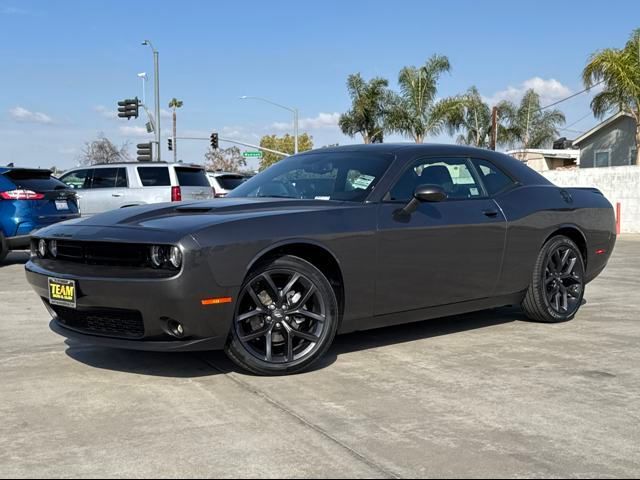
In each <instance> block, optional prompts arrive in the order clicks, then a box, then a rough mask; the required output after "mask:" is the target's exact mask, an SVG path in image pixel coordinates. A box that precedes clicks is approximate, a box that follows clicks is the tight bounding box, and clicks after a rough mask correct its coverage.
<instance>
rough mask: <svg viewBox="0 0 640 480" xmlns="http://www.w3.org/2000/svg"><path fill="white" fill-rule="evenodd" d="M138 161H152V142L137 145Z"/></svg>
mask: <svg viewBox="0 0 640 480" xmlns="http://www.w3.org/2000/svg"><path fill="white" fill-rule="evenodd" d="M137 146H138V152H137V153H138V161H139V162H151V161H152V160H153V142H149V143H139V144H138V145H137Z"/></svg>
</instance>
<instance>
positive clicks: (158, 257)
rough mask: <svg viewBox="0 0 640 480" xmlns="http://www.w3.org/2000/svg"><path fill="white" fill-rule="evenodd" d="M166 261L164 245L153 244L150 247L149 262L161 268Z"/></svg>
mask: <svg viewBox="0 0 640 480" xmlns="http://www.w3.org/2000/svg"><path fill="white" fill-rule="evenodd" d="M166 261H167V256H166V254H165V247H161V246H159V245H154V246H153V247H151V264H152V265H153V266H154V268H161V267H162V266H163V265H164V264H165V263H166Z"/></svg>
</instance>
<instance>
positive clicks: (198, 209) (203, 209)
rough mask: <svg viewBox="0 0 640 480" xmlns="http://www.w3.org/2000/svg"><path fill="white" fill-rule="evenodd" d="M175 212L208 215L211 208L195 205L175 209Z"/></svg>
mask: <svg viewBox="0 0 640 480" xmlns="http://www.w3.org/2000/svg"><path fill="white" fill-rule="evenodd" d="M175 210H176V212H179V213H208V212H210V211H211V210H213V208H212V207H205V206H202V207H198V206H196V205H185V206H184V207H177V208H176V209H175Z"/></svg>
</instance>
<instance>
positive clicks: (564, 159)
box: [507, 148, 580, 172]
mask: <svg viewBox="0 0 640 480" xmlns="http://www.w3.org/2000/svg"><path fill="white" fill-rule="evenodd" d="M507 155H511V156H512V157H514V158H517V159H518V160H520V161H521V162H524V163H526V164H527V166H529V167H530V168H532V169H534V170H535V171H537V172H546V171H549V170H558V169H571V168H578V167H579V166H580V150H577V149H572V150H552V149H537V148H528V149H520V150H511V151H509V152H507Z"/></svg>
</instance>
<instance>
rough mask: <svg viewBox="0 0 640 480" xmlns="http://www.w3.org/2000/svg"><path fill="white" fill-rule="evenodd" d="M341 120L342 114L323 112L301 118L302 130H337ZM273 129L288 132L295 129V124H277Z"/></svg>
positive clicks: (272, 126)
mask: <svg viewBox="0 0 640 480" xmlns="http://www.w3.org/2000/svg"><path fill="white" fill-rule="evenodd" d="M339 119H340V114H339V113H337V112H334V113H324V112H321V113H319V114H318V115H317V116H315V117H307V118H301V119H300V121H299V123H300V129H301V130H319V129H325V128H336V127H337V126H338V120H339ZM271 128H274V129H275V130H279V131H288V130H291V129H292V128H293V122H291V123H288V122H276V123H274V124H272V125H271Z"/></svg>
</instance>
